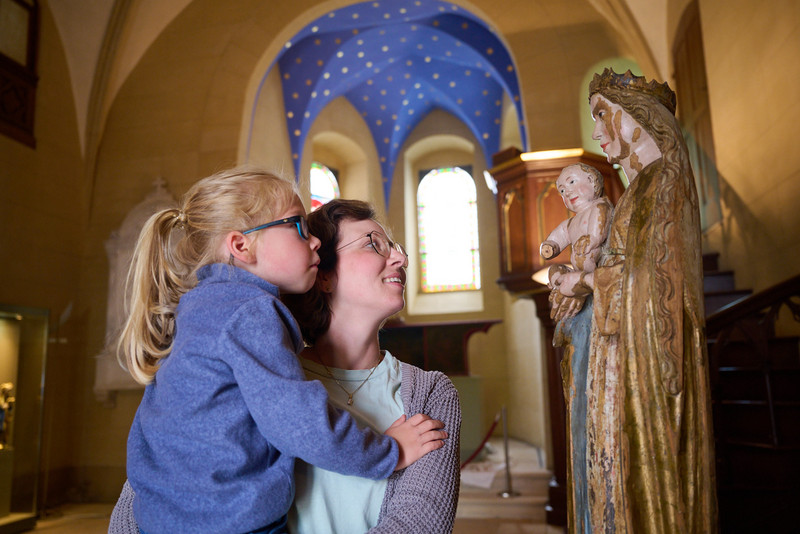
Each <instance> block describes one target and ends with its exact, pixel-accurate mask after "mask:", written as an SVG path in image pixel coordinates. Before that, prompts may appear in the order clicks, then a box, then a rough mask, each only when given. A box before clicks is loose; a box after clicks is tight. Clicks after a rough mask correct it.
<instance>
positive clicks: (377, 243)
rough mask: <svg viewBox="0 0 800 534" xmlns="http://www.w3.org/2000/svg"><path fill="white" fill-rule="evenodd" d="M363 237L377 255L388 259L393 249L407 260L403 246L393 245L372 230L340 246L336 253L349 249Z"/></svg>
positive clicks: (386, 238) (383, 236)
mask: <svg viewBox="0 0 800 534" xmlns="http://www.w3.org/2000/svg"><path fill="white" fill-rule="evenodd" d="M365 237H368V238H369V244H370V245H371V246H372V250H374V251H375V253H376V254H378V255H379V256H383V257H384V258H388V257H389V256H390V255H391V254H392V249H395V250H396V251H398V252H399V253H400V254H402V255H403V257H404V258H406V260H407V259H408V253H407V252H406V249H405V248H403V245H401V244H400V243H394V242H392V241H389V238H388V237H386V236H385V235H383V234H382V233H380V232H379V231H377V230H373V231H371V232H369V233H367V234H364V235H362V236H360V237H359V238H358V239H354V240H353V241H350V242H349V243H346V244H344V245H342V246H341V247H339V248H337V249H336V252H339V251H340V250H342V249H343V248H345V247H349V246H350V245H352V244H353V243H356V242H357V241H360V240H361V239H364V238H365Z"/></svg>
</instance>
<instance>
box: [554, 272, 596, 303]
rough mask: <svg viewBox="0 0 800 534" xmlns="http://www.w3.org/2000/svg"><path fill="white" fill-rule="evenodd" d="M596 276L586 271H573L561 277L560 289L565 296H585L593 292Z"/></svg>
mask: <svg viewBox="0 0 800 534" xmlns="http://www.w3.org/2000/svg"><path fill="white" fill-rule="evenodd" d="M593 283H594V277H593V275H592V273H587V272H586V271H571V272H568V273H565V274H563V275H562V276H561V277H560V279H559V284H558V290H559V291H560V292H561V294H562V295H564V296H565V297H583V298H585V297H586V296H587V295H590V294H591V293H592V289H593V287H592V284H593Z"/></svg>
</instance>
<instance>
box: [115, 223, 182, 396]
mask: <svg viewBox="0 0 800 534" xmlns="http://www.w3.org/2000/svg"><path fill="white" fill-rule="evenodd" d="M188 224H189V223H188V221H187V220H186V214H185V213H184V212H183V211H181V210H178V209H175V208H170V209H165V210H161V211H159V212H158V213H156V214H155V215H153V216H152V217H150V219H148V220H147V222H146V223H145V224H144V227H143V228H142V232H141V234H140V235H139V241H138V242H137V243H136V249H135V251H134V253H133V258H132V260H131V266H130V270H129V271H128V281H127V286H128V291H127V292H126V294H127V295H129V299H128V301H127V302H126V308H127V312H128V319H127V320H126V322H125V326H124V327H123V330H122V335H121V336H120V340H119V345H118V357H119V359H120V363H122V364H123V365H124V366H125V367H127V369H128V371H129V372H130V373H131V376H133V378H134V379H135V380H136V381H137V382H139V383H140V384H145V385H146V384H149V383H150V382H151V381H152V380H153V375H155V372H156V370H157V369H158V361H159V360H160V359H161V358H163V357H164V356H166V355H167V354H169V351H170V349H171V347H172V337H173V335H174V333H175V308H176V307H177V306H178V301H179V300H180V298H181V295H183V294H184V293H186V291H188V290H189V289H190V287H187V284H186V270H187V269H186V268H185V267H184V266H182V265H180V262H176V261H175V258H174V245H173V244H174V237H173V236H174V234H175V233H176V232H181V231H184V230H185V227H186V226H187V225H188Z"/></svg>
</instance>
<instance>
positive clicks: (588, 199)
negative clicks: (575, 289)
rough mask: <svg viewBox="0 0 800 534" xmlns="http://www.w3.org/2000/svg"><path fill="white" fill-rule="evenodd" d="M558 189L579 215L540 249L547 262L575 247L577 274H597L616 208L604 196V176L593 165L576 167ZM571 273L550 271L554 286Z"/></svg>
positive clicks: (565, 171) (563, 175) (566, 172)
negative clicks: (566, 274) (595, 272)
mask: <svg viewBox="0 0 800 534" xmlns="http://www.w3.org/2000/svg"><path fill="white" fill-rule="evenodd" d="M556 188H557V189H558V192H559V194H560V195H561V198H562V199H563V200H564V205H565V206H566V207H567V209H568V210H570V211H573V212H575V216H574V217H571V218H569V219H567V220H565V221H563V222H562V223H561V224H559V225H558V227H557V228H556V229H555V230H553V231H552V232H551V233H550V235H549V236H547V239H546V240H545V241H543V242H542V244H541V246H540V247H539V253H540V254H541V255H542V257H543V258H544V259H546V260H549V259H551V258H555V257H556V256H558V255H559V254H561V252H562V251H563V250H564V249H565V248H567V246H568V245H572V254H571V256H570V262H571V263H572V267H573V268H574V269H575V270H576V271H582V272H585V273H588V272H592V271H594V269H595V267H596V266H597V261H598V259H599V258H600V251H601V248H602V246H603V243H604V242H605V240H606V238H607V237H608V229H609V226H610V223H611V215H612V214H613V211H614V207H613V206H612V204H611V202H610V201H609V200H608V198H607V197H605V196H604V195H603V175H602V174H601V173H600V171H598V170H597V169H595V168H594V167H591V166H589V165H586V164H584V163H576V164H574V165H570V166H568V167H564V169H563V170H562V171H561V174H560V175H559V176H558V179H557V180H556ZM569 271H570V269H569V268H568V267H566V266H564V265H553V266H552V267H550V271H549V277H550V285H551V286H552V287H556V286H558V285H559V279H560V278H561V275H563V274H564V273H566V272H569Z"/></svg>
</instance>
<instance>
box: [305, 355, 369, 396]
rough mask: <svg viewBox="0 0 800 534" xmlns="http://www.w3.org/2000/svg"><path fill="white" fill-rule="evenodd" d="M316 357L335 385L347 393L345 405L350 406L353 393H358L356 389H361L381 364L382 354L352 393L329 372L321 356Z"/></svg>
mask: <svg viewBox="0 0 800 534" xmlns="http://www.w3.org/2000/svg"><path fill="white" fill-rule="evenodd" d="M317 359H318V360H319V363H321V364H322V367H324V368H325V372H326V373H328V376H329V377H331V379H332V380H333V381H334V382H336V385H337V386H339V389H341V390H342V391H344V393H345V395H347V405H348V406H352V405H353V395H355V394H356V393H358V390H359V389H361V388H362V387H364V384H366V383H367V380H369V379H370V378H371V377H372V373H374V372H375V369H377V368H378V366H379V365H380V364H381V362H382V361H383V354H381V356H380V357H379V358H378V363H376V364H375V367H373V368H372V370H371V371H370V372H369V374H368V375H367V378H365V379H364V380H362V381H361V383H360V384H359V385H358V387H357V388H356V389H355V390H353V392H352V393H350V392H349V391H347V388H345V387H344V386H343V385H342V384H341V382H339V381H338V380H336V377H335V376H333V373H332V372H331V370H330V369H328V366H327V365H325V362H323V361H322V357H321V356H317Z"/></svg>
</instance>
